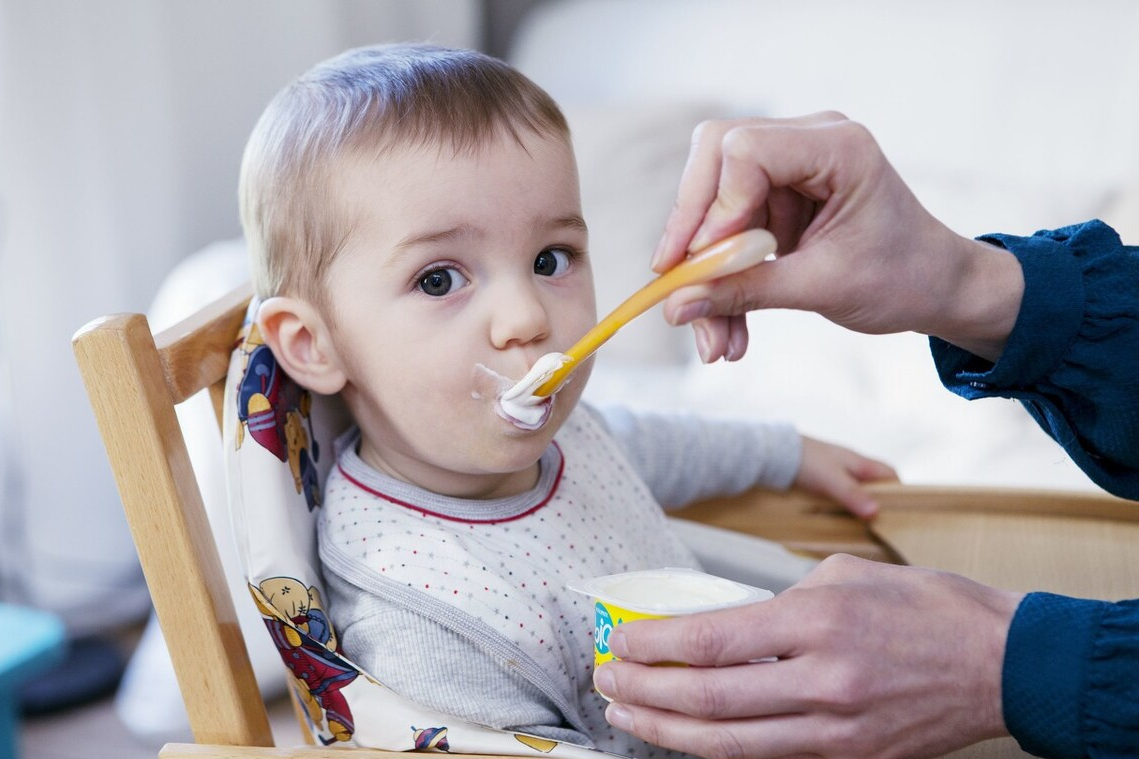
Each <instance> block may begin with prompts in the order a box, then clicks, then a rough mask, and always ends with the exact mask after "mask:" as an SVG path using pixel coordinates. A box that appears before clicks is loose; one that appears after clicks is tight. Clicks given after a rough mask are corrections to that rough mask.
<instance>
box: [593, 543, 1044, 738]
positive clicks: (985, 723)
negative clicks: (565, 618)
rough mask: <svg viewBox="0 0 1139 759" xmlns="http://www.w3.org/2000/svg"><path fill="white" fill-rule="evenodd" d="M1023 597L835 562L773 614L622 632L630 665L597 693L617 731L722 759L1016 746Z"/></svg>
mask: <svg viewBox="0 0 1139 759" xmlns="http://www.w3.org/2000/svg"><path fill="white" fill-rule="evenodd" d="M1021 598H1022V596H1021V594H1018V593H1011V592H1007V591H1001V590H996V589H994V588H989V587H987V586H984V585H980V584H978V583H975V582H973V581H971V580H967V579H965V578H963V577H960V576H958V575H953V574H949V573H945V572H935V571H931V570H924V569H917V568H912V567H899V566H894V565H889V564H881V563H877V562H870V561H864V560H862V559H856V558H853V557H850V556H841V555H840V556H833V557H831V558H829V559H827V560H825V561H823V562H822V563H821V564H820V565H819V566H818V567H817V568H816V569H815V570H814V571H813V572H812V573H811V574H810V575H808V576H807V577H806V578H804V579H803V580H802V581H801V582H800V583H799V584H797V585H796V586H795V587H793V588H790V589H788V590H786V591H784V592H783V593H781V594H780V595H778V596H776V597H775V598H774V599H772V600H770V601H766V602H763V603H759V604H754V605H751V606H745V607H738V608H734V609H727V610H722V611H717V612H710V613H706V614H697V615H692V616H687V617H678V618H674V619H667V620H653V621H646V622H629V623H626V624H623V625H620V626H619V627H617V628H616V629H615V630H614V631H613V632H612V633H611V635H610V638H609V646H610V649H611V650H612V651H613V653H614V654H615V655H616V656H618V657H620V658H621V659H623V661H613V662H610V663H608V664H605V665H603V666H602V667H600V668H598V670H597V671H596V673H595V675H594V684H595V685H596V687H597V689H598V690H599V691H601V692H602V693H604V694H605V695H606V696H608V697H610V698H612V699H613V703H612V704H610V705H609V707H608V710H607V711H606V717H607V718H608V719H609V721H610V723H611V724H613V725H614V726H615V727H618V728H620V729H622V730H626V731H628V732H630V733H633V734H634V735H637V736H638V737H640V738H643V739H645V740H647V741H649V742H651V743H655V744H658V745H661V746H665V747H668V748H673V749H678V750H680V751H686V752H689V753H693V754H697V755H700V756H704V757H709V758H710V759H744V758H745V757H746V758H747V759H761V758H763V757H784V756H800V755H811V756H819V757H900V756H907V757H931V756H938V755H941V754H943V753H945V752H948V751H951V750H953V749H956V748H960V747H963V746H967V745H970V744H971V743H974V742H976V741H979V740H983V739H986V738H990V737H996V736H1000V735H1006V734H1007V731H1006V730H1005V727H1004V721H1003V719H1002V713H1001V666H1002V662H1003V659H1004V647H1005V639H1006V637H1007V634H1008V628H1009V624H1010V623H1011V620H1012V617H1013V614H1014V612H1015V611H1016V607H1017V605H1018V604H1019V603H1020V599H1021ZM771 657H778V660H777V661H760V660H763V659H770V658H771ZM656 662H687V663H689V664H691V665H694V666H690V667H653V666H647V665H650V664H653V663H656Z"/></svg>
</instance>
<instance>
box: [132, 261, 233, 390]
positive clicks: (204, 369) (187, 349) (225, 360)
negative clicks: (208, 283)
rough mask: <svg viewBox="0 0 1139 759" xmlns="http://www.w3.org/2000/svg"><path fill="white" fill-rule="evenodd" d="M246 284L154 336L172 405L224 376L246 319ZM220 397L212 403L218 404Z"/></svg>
mask: <svg viewBox="0 0 1139 759" xmlns="http://www.w3.org/2000/svg"><path fill="white" fill-rule="evenodd" d="M251 292H252V291H251V289H250V286H249V284H248V283H246V284H244V285H242V286H241V287H238V288H237V289H235V290H233V291H232V292H230V293H229V294H227V295H226V296H224V297H222V298H219V299H218V300H217V301H215V302H214V303H213V304H211V305H210V306H209V307H207V308H205V309H203V310H201V311H199V312H198V313H196V314H194V315H193V316H190V317H189V318H187V319H185V320H183V321H180V322H178V323H177V324H175V325H174V326H172V327H169V328H168V329H165V330H163V331H162V332H160V333H158V334H157V335H155V337H154V342H155V345H156V346H157V347H158V356H159V361H160V362H161V364H162V373H163V376H165V377H166V384H167V385H168V386H169V388H170V394H171V397H172V400H173V402H174V403H175V404H178V403H181V402H182V401H184V400H186V399H187V398H189V397H190V396H191V395H193V394H195V393H197V392H198V391H199V390H202V389H204V388H206V387H209V386H211V385H213V384H214V383H216V382H217V381H218V380H220V379H224V378H225V374H226V370H227V369H228V368H229V354H230V352H231V351H232V350H233V348H234V346H235V344H236V338H237V332H238V330H239V329H240V328H241V322H242V320H243V319H244V318H245V309H246V307H247V306H248V305H249V298H250V295H251ZM219 401H220V399H215V404H217V405H220V403H219Z"/></svg>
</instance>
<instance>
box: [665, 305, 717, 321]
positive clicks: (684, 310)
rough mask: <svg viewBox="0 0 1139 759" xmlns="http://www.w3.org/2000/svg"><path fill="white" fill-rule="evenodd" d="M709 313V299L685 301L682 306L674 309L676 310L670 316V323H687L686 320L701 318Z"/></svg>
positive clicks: (710, 306)
mask: <svg viewBox="0 0 1139 759" xmlns="http://www.w3.org/2000/svg"><path fill="white" fill-rule="evenodd" d="M711 313H712V303H711V301H707V300H695V301H692V302H691V303H685V304H684V305H683V306H681V307H680V308H678V309H676V312H675V313H674V314H673V316H672V323H673V324H676V325H679V324H688V322H691V321H695V320H697V319H703V318H704V317H705V316H708V315H710V314H711Z"/></svg>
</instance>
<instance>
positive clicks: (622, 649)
mask: <svg viewBox="0 0 1139 759" xmlns="http://www.w3.org/2000/svg"><path fill="white" fill-rule="evenodd" d="M609 651H610V653H612V654H613V655H614V656H616V657H617V658H618V659H624V658H625V657H626V656H628V655H629V646H628V644H627V643H625V632H624V631H623V630H622V629H621V628H620V627H617V628H616V629H614V630H613V632H611V633H609Z"/></svg>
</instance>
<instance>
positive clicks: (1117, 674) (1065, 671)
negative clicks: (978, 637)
mask: <svg viewBox="0 0 1139 759" xmlns="http://www.w3.org/2000/svg"><path fill="white" fill-rule="evenodd" d="M1002 706H1003V709H1004V718H1005V725H1006V727H1007V728H1008V730H1009V732H1010V733H1011V734H1012V736H1013V737H1014V738H1016V740H1017V742H1018V743H1020V746H1021V748H1022V749H1024V750H1025V751H1027V752H1029V753H1031V754H1034V755H1036V756H1042V757H1050V758H1053V759H1059V758H1061V757H1084V756H1128V755H1130V752H1131V751H1132V750H1134V748H1135V746H1137V745H1139V602H1135V601H1127V602H1123V603H1116V604H1113V603H1108V602H1106V601H1088V600H1081V599H1075V598H1067V597H1065V596H1057V595H1052V594H1050V593H1030V594H1028V595H1027V596H1025V598H1024V600H1023V601H1022V602H1021V605H1020V607H1019V608H1018V609H1017V612H1016V615H1015V616H1014V617H1013V621H1012V626H1011V627H1010V628H1009V635H1008V645H1007V648H1006V653H1005V661H1004V670H1003V673H1002Z"/></svg>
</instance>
